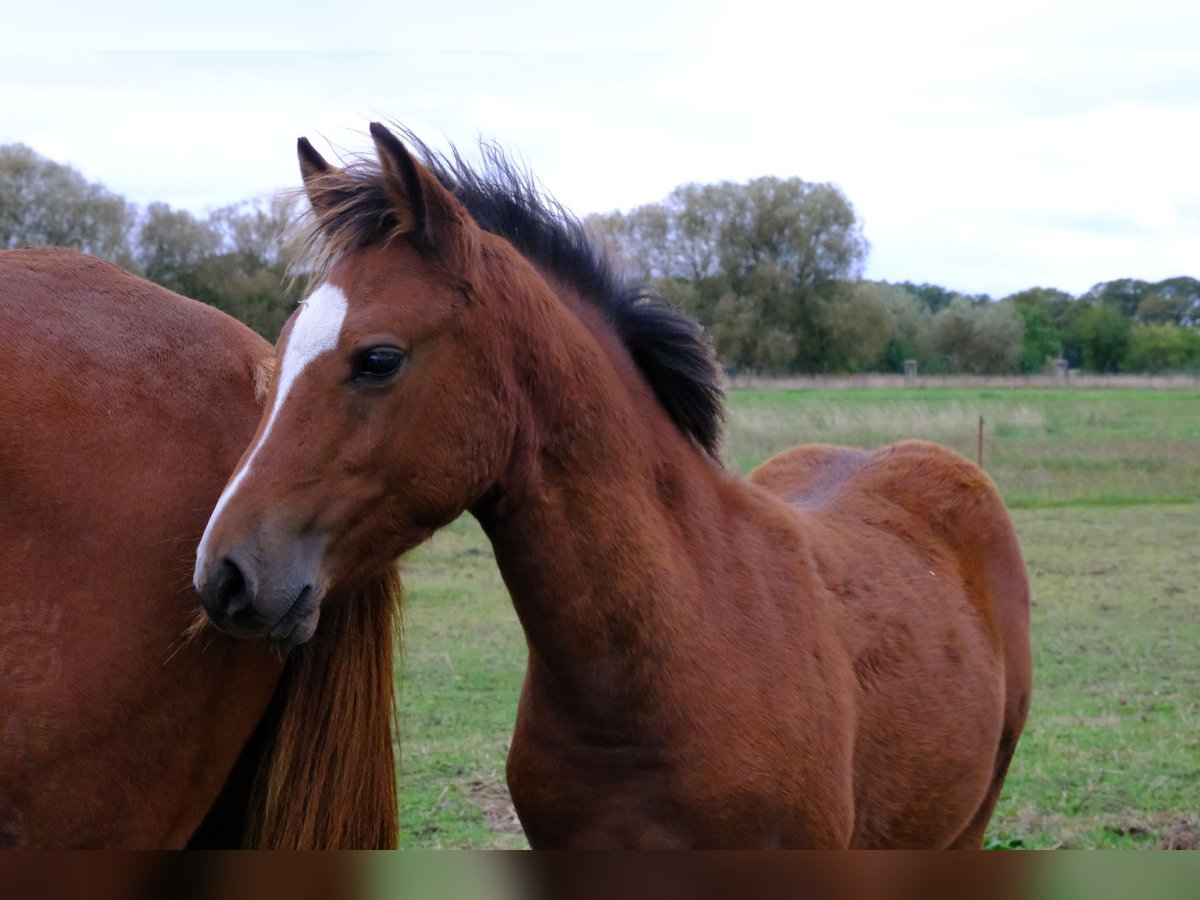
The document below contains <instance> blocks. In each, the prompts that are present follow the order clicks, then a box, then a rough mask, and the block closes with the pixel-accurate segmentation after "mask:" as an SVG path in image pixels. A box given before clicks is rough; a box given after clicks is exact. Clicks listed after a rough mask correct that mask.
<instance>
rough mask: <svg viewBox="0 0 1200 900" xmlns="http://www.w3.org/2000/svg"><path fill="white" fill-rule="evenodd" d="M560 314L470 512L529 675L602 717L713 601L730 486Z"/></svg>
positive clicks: (616, 361)
mask: <svg viewBox="0 0 1200 900" xmlns="http://www.w3.org/2000/svg"><path fill="white" fill-rule="evenodd" d="M560 308H561V304H560ZM563 311H564V313H565V314H566V316H569V317H570V319H569V320H568V319H567V318H563V319H562V321H561V324H562V325H563V326H564V330H563V331H562V332H561V333H559V334H556V335H555V337H554V338H553V340H551V341H549V342H547V344H546V346H545V347H544V348H543V347H537V348H535V349H536V350H537V351H538V352H532V353H529V354H528V357H529V358H530V359H531V360H534V361H535V363H536V365H534V364H531V366H530V369H529V371H528V372H527V373H525V374H524V375H523V377H522V379H521V380H523V381H525V382H526V384H527V387H526V389H525V391H524V396H523V397H522V405H523V406H524V410H523V412H522V413H521V414H520V416H519V417H520V418H521V419H522V420H523V421H522V424H521V426H520V427H519V433H518V438H517V446H518V449H517V450H516V451H515V453H514V459H513V461H512V463H511V465H510V475H509V477H508V478H506V479H504V480H503V481H502V484H501V487H500V489H499V491H498V492H497V494H498V496H496V497H493V498H491V499H490V500H489V502H488V503H486V504H484V505H483V506H481V507H480V508H478V509H476V510H475V513H476V515H477V517H478V518H479V519H480V521H481V523H482V525H483V527H484V529H485V531H486V532H487V534H488V536H489V538H490V539H491V542H492V545H493V548H494V551H495V554H496V560H497V563H498V565H499V568H500V571H501V574H502V575H503V577H504V579H505V582H506V584H507V586H508V588H509V592H510V594H511V596H512V600H513V604H514V607H515V609H516V612H517V614H518V617H519V618H520V619H521V622H522V625H523V627H524V629H525V633H526V637H527V639H528V643H529V648H530V665H531V668H532V669H533V670H539V671H543V672H545V673H546V674H548V675H550V676H551V678H552V680H553V681H554V682H555V683H556V684H557V685H559V686H560V687H561V688H562V689H563V690H565V691H568V692H569V693H570V694H572V698H571V700H570V701H569V702H568V703H567V704H566V705H568V706H570V707H572V708H574V709H577V710H581V711H585V714H586V711H588V710H591V711H592V712H593V713H594V714H595V715H596V716H599V717H601V718H607V717H608V715H609V713H610V712H611V710H612V707H613V705H614V704H615V705H618V706H619V705H620V701H619V699H618V698H619V697H620V696H621V695H622V694H623V693H624V692H625V690H626V689H629V690H633V689H635V688H634V685H636V684H639V683H641V682H642V681H643V680H645V679H644V676H645V677H648V678H649V679H650V680H653V673H648V672H643V671H641V670H640V668H639V667H642V668H644V667H645V666H646V665H647V660H652V659H654V658H659V657H661V655H662V654H663V653H669V652H670V648H669V647H665V646H664V641H666V640H668V639H669V636H670V634H671V633H672V631H673V630H677V629H675V628H673V627H672V626H673V623H677V621H678V620H679V619H680V618H682V617H685V616H687V615H689V611H688V604H689V603H693V602H695V600H696V598H697V597H698V596H702V595H703V594H704V590H703V587H702V586H700V585H699V584H698V579H699V578H700V577H701V576H700V575H699V574H698V573H699V572H701V571H703V570H705V569H706V568H707V566H706V564H705V563H703V562H699V564H698V561H703V560H710V561H711V560H713V559H714V558H715V556H717V555H719V554H720V553H721V552H723V550H722V548H721V547H720V545H719V537H720V531H721V528H720V522H721V519H722V512H721V505H722V504H721V495H722V494H723V492H724V491H725V490H726V489H727V488H729V487H730V485H729V479H727V478H726V476H725V475H724V473H723V472H722V471H721V470H720V469H719V468H718V467H717V466H716V465H715V464H714V463H713V462H712V461H711V460H709V459H708V458H706V457H704V456H703V454H702V453H701V452H700V451H699V450H698V449H697V448H696V446H695V445H694V444H693V443H692V442H691V441H690V440H689V439H688V438H687V437H686V436H684V435H683V434H682V433H681V432H680V431H679V430H678V429H677V428H676V427H675V426H674V424H673V423H672V422H671V421H670V419H669V417H668V416H667V414H666V412H665V411H664V410H663V409H662V408H661V407H660V406H659V404H658V403H657V401H656V400H655V399H654V397H653V394H652V393H651V391H650V390H649V388H648V387H647V386H646V385H645V383H644V381H643V380H642V378H641V376H640V374H639V373H638V372H637V371H636V369H635V368H634V366H633V364H632V362H631V361H630V360H629V359H628V357H627V355H625V354H624V351H623V349H622V348H620V347H619V345H617V344H616V342H615V339H614V338H612V337H610V335H609V334H608V333H607V331H606V330H605V327H604V326H603V325H602V324H601V323H599V322H598V321H593V322H588V323H585V322H584V320H585V319H587V318H589V315H590V314H589V313H588V312H587V311H586V310H581V309H579V308H575V309H574V310H573V311H572V312H569V313H568V312H567V311H566V310H563ZM580 315H582V317H583V318H580ZM529 340H530V342H531V343H532V342H533V341H534V340H535V339H534V338H532V337H531V338H529ZM543 350H544V352H541V351H543Z"/></svg>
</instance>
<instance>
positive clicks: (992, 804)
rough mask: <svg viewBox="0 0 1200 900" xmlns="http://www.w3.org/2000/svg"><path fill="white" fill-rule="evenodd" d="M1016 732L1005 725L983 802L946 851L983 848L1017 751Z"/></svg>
mask: <svg viewBox="0 0 1200 900" xmlns="http://www.w3.org/2000/svg"><path fill="white" fill-rule="evenodd" d="M1016 735H1017V732H1014V731H1013V730H1012V729H1010V728H1009V727H1008V726H1007V725H1006V726H1005V728H1004V731H1003V732H1002V733H1001V735H1000V746H999V748H998V749H997V751H996V771H995V773H994V774H993V775H992V783H991V784H990V785H989V786H988V790H987V793H986V794H984V796H983V802H982V803H981V804H980V805H979V809H978V810H976V812H975V815H974V816H973V817H972V818H971V821H970V822H969V823H968V824H967V827H966V828H964V829H963V830H962V831H961V832H960V833H959V835H958V837H956V838H955V839H954V840H953V841H951V842H950V845H949V846H948V847H947V848H946V849H948V850H980V849H982V848H983V836H984V833H985V832H986V831H987V827H988V822H990V821H991V819H992V813H993V812H994V811H995V809H996V801H997V800H999V799H1000V790H1001V789H1002V788H1003V787H1004V776H1005V775H1007V774H1008V764H1009V763H1010V762H1012V757H1013V752H1014V751H1015V750H1016V749H1017V737H1016Z"/></svg>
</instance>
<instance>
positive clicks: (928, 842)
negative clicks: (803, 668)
mask: <svg viewBox="0 0 1200 900" xmlns="http://www.w3.org/2000/svg"><path fill="white" fill-rule="evenodd" d="M751 480H752V481H754V482H755V483H757V484H759V485H760V486H762V487H764V488H766V489H768V490H769V491H771V492H772V493H774V494H776V495H777V496H779V497H781V498H782V499H784V500H786V501H787V502H788V503H789V504H791V505H792V506H793V507H794V508H796V509H797V511H798V513H799V516H800V521H801V526H800V527H801V528H802V529H804V532H805V535H806V540H807V541H808V544H809V546H810V548H811V552H812V555H813V559H814V565H815V568H816V570H817V572H818V574H819V577H820V580H821V582H822V583H823V586H824V600H823V601H822V602H825V603H827V604H828V605H829V606H830V607H831V608H834V609H837V610H839V611H840V613H841V614H842V615H843V617H844V620H843V621H844V624H843V631H842V634H843V640H844V642H845V644H846V646H847V648H848V649H849V650H850V655H851V658H852V659H853V666H854V675H855V678H856V680H857V682H858V685H857V688H858V690H857V696H858V737H857V741H856V752H855V766H854V768H855V774H854V779H855V796H856V806H857V810H858V811H857V814H856V825H855V840H854V844H855V845H856V846H926V847H939V846H948V845H951V844H955V843H960V842H963V841H964V840H965V839H974V835H975V834H978V835H979V836H980V838H981V836H982V831H983V828H984V827H986V823H987V819H988V817H989V816H990V813H991V809H992V807H993V806H994V804H995V799H996V796H997V795H998V793H999V788H1000V785H1001V784H1002V783H1003V775H1004V771H1005V769H1006V767H1007V761H1008V758H1009V757H1010V756H1011V752H1012V748H1013V747H1015V743H1016V737H1017V736H1018V735H1019V733H1020V729H1021V725H1022V724H1023V721H1024V710H1025V707H1026V706H1027V701H1028V682H1029V674H1028V672H1029V666H1028V652H1029V651H1028V646H1029V645H1028V584H1027V580H1026V577H1025V570H1024V566H1023V563H1022V562H1021V558H1020V553H1019V549H1018V548H1017V544H1016V539H1015V536H1014V534H1013V531H1012V526H1011V523H1010V522H1009V519H1008V515H1007V511H1006V510H1005V508H1004V505H1003V503H1002V501H1001V500H1000V498H999V496H998V494H997V493H996V491H995V488H994V486H993V485H992V484H991V483H990V481H989V480H988V479H987V478H986V476H984V475H983V474H982V473H981V472H980V471H979V470H978V469H977V468H976V467H975V466H973V465H971V464H970V463H968V462H967V461H965V460H963V459H962V458H961V457H958V456H957V455H956V454H953V453H951V452H950V451H947V450H944V449H943V448H940V447H937V446H935V445H932V444H926V443H921V442H906V443H903V444H899V445H894V446H891V447H886V448H883V449H882V450H880V451H877V452H875V453H872V454H868V453H864V452H863V451H859V450H854V449H848V448H838V447H829V446H810V447H799V448H796V449H794V450H792V451H788V452H786V453H783V454H780V455H779V456H777V457H775V458H774V459H772V460H770V461H768V462H767V463H765V464H764V465H763V466H762V467H760V468H759V469H758V470H756V471H755V472H754V473H752V475H751ZM976 843H978V840H976Z"/></svg>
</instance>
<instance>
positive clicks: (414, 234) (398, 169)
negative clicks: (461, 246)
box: [371, 122, 437, 250]
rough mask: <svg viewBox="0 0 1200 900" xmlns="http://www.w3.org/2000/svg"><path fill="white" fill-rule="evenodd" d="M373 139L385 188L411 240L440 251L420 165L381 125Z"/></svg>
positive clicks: (373, 126) (375, 127)
mask: <svg viewBox="0 0 1200 900" xmlns="http://www.w3.org/2000/svg"><path fill="white" fill-rule="evenodd" d="M371 138H372V139H373V140H374V141H375V152H376V153H378V154H379V164H380V166H381V167H382V169H383V184H384V187H385V188H386V189H387V192H388V197H389V198H390V199H391V201H392V205H393V206H394V207H395V208H396V212H397V214H398V215H399V216H400V218H401V220H402V221H405V223H406V225H407V228H406V231H407V232H408V234H409V236H410V237H411V238H412V239H413V240H414V241H416V242H417V243H418V244H420V245H421V246H424V247H428V248H429V249H431V250H435V249H437V244H436V242H435V240H434V235H433V233H432V232H431V231H430V227H429V225H430V223H429V204H428V201H427V200H426V196H425V195H426V191H425V186H424V185H423V184H422V183H421V173H420V171H419V170H418V169H417V162H416V160H414V159H413V158H412V154H411V153H409V152H408V148H407V147H405V146H404V144H402V143H400V140H399V138H397V137H396V136H395V135H394V134H392V133H391V131H389V130H388V129H387V127H386V126H384V125H382V124H380V123H379V122H372V123H371Z"/></svg>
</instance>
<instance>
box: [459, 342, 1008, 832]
mask: <svg viewBox="0 0 1200 900" xmlns="http://www.w3.org/2000/svg"><path fill="white" fill-rule="evenodd" d="M564 333H566V329H565V328H564V329H563V330H558V331H556V335H557V338H558V341H559V342H560V343H561V342H562V341H563V340H564V337H563V335H564ZM587 343H588V341H587V340H586V338H585V339H584V340H581V342H580V345H579V346H570V347H569V349H567V350H565V351H564V352H561V353H559V354H549V353H547V352H541V351H540V348H539V349H538V350H535V351H534V352H531V353H530V356H529V358H530V359H533V360H537V366H538V369H539V380H540V381H542V382H544V383H547V384H568V385H569V384H574V383H578V382H579V381H580V380H584V379H588V380H592V381H594V382H596V383H600V384H606V385H610V386H612V387H610V388H609V389H608V390H607V391H606V390H603V389H598V390H596V391H595V392H594V393H593V396H592V397H591V399H590V407H587V408H584V409H583V410H580V409H579V408H578V407H577V406H576V405H574V404H572V403H568V402H565V398H564V397H562V396H556V395H553V394H552V395H550V396H549V397H548V398H547V402H546V403H545V404H544V406H542V407H541V408H540V409H535V410H533V411H532V418H533V419H534V420H535V422H536V425H535V430H536V432H537V433H538V435H539V436H540V442H539V445H538V449H537V458H536V459H520V458H515V459H513V460H511V461H510V463H509V467H510V472H529V471H533V472H535V473H536V474H535V475H533V476H530V475H528V474H526V475H523V476H522V477H521V478H520V479H514V477H513V476H512V475H511V474H506V475H505V476H502V477H501V478H500V479H499V482H500V484H501V485H506V484H510V483H512V482H513V481H520V482H529V481H532V482H533V483H535V484H536V485H537V490H536V492H531V493H526V494H525V495H524V496H519V495H517V493H516V492H515V491H513V490H510V489H502V490H501V491H499V492H498V494H497V495H496V496H495V497H494V498H491V499H489V500H487V501H485V502H484V503H482V504H479V505H477V506H476V507H475V508H474V510H473V511H474V512H475V513H476V515H477V516H478V517H479V518H480V520H481V522H482V523H483V525H484V528H485V531H486V532H487V534H488V537H489V539H490V540H491V542H492V544H493V547H494V550H495V553H496V560H497V563H498V565H499V567H500V570H501V572H502V574H503V575H504V578H505V581H506V583H507V586H508V588H509V591H510V594H511V595H512V599H513V603H514V606H515V608H516V611H517V613H518V615H519V616H520V618H521V622H522V625H523V627H524V630H525V633H526V635H527V637H528V640H529V653H530V658H529V664H528V671H527V676H526V682H525V686H524V689H523V692H522V696H521V702H520V708H519V712H518V719H517V726H516V731H515V734H514V736H513V741H512V746H511V750H510V753H509V762H508V781H509V787H510V790H511V792H512V796H513V801H514V805H515V806H516V808H517V811H518V812H519V814H520V815H521V820H522V822H523V824H524V825H525V827H526V831H527V834H528V835H529V839H530V841H531V843H532V844H533V845H534V846H537V847H598V846H599V847H603V846H642V847H646V846H650V847H653V846H685V847H722V846H731V845H732V846H757V847H842V846H890V847H895V846H917V847H929V846H935V847H939V846H951V845H955V844H963V845H967V846H970V845H974V846H978V845H979V844H980V843H981V841H982V837H983V827H984V826H985V825H986V822H987V818H988V816H990V812H991V807H992V805H993V804H994V802H995V799H996V796H997V794H998V791H999V787H1000V779H998V778H997V776H996V773H997V769H998V768H999V769H1000V770H1001V774H1002V770H1003V767H1004V766H1006V764H1007V761H1008V757H1009V755H1011V752H1012V749H1013V746H1014V741H1013V740H1012V736H1013V735H1015V734H1017V733H1019V731H1020V728H1021V724H1022V723H1023V721H1024V716H1025V707H1026V704H1027V701H1028V696H1027V692H1026V693H1024V694H1022V693H1021V691H1020V689H1019V687H1018V689H1017V690H1016V691H1015V692H1013V693H1012V694H1011V695H1010V694H1009V692H1008V690H1007V688H1006V684H1005V675H1006V671H1007V670H1008V669H1009V668H1010V667H1011V668H1012V669H1013V680H1014V682H1017V683H1018V684H1025V685H1027V680H1028V669H1029V662H1028V656H1027V647H1028V641H1027V638H1026V640H1025V643H1024V644H1022V640H1021V639H1022V637H1024V632H1023V631H1022V630H1021V628H1020V624H1019V623H1020V620H1021V615H1022V611H1024V615H1025V616H1027V615H1028V613H1027V610H1028V606H1027V602H1028V595H1027V591H1026V589H1025V587H1024V585H1025V579H1024V568H1023V564H1022V562H1021V558H1020V555H1019V552H1018V550H1017V545H1016V541H1015V537H1014V536H1013V533H1012V530H1011V527H1010V526H1009V524H1008V519H1007V515H1006V514H1005V512H1004V508H1003V504H1002V503H1001V502H1000V500H999V498H998V497H997V496H996V493H995V490H994V488H993V487H992V486H991V484H990V482H989V481H988V480H987V478H986V477H985V476H983V475H982V474H981V473H979V472H978V470H977V469H975V468H974V467H973V466H971V465H970V464H969V463H967V462H965V461H964V460H962V459H961V458H959V457H957V456H956V455H954V454H952V453H949V452H948V451H945V450H943V449H941V448H938V447H936V446H934V445H930V444H921V443H909V444H902V445H898V446H896V447H892V448H886V449H885V450H882V451H879V452H878V453H875V454H866V453H863V452H861V451H855V450H847V449H843V448H832V447H805V448H799V449H797V450H794V451H791V452H789V453H786V454H783V455H781V456H779V457H777V458H776V459H774V460H771V461H769V462H767V463H766V464H764V466H762V467H761V468H760V469H759V470H757V471H756V472H755V473H753V474H752V475H751V477H750V483H746V482H743V481H741V480H739V479H736V478H733V477H730V475H729V474H728V473H726V472H725V471H723V470H721V469H719V468H717V467H715V466H714V465H712V463H711V461H709V460H706V459H705V458H704V457H703V456H701V455H700V454H698V453H696V451H695V448H694V447H693V446H691V445H690V442H688V441H687V440H686V439H684V438H683V437H682V436H681V435H679V433H678V431H677V430H675V429H674V428H672V427H671V425H670V422H669V421H668V420H667V419H666V416H665V415H664V414H663V413H662V411H661V410H660V409H658V408H657V404H656V403H655V402H654V399H653V397H652V396H649V395H648V394H647V392H646V391H645V390H644V388H640V387H639V385H638V384H637V383H636V378H635V376H633V375H632V374H630V369H629V367H628V365H627V361H625V360H623V359H621V355H620V354H619V353H617V352H614V350H613V348H612V347H611V345H610V344H608V342H605V341H592V342H591V343H592V349H591V352H589V351H588V348H587ZM526 346H528V345H526ZM547 358H558V359H561V360H563V362H564V364H565V365H566V366H567V367H568V369H569V371H562V372H550V371H547V368H546V360H547ZM622 372H624V373H625V374H624V376H623V375H622ZM531 377H532V376H531ZM602 398H603V399H602ZM605 400H607V401H608V402H611V403H612V404H613V406H612V409H610V410H604V409H602V408H598V407H601V406H602V404H603V403H604V402H605ZM631 411H632V414H631ZM581 420H585V421H586V426H585V425H584V424H583V421H581ZM585 427H586V434H587V437H586V438H582V437H579V435H580V434H581V433H582V431H583V429H584V428H585ZM518 497H519V499H518ZM997 616H1003V617H1006V618H1011V619H1013V620H1014V621H1015V623H1016V624H1015V626H1014V627H1010V628H1007V629H1005V630H1003V631H1002V630H1001V628H1000V626H999V625H998V624H997V623H996V622H995V618H996V617H997ZM1006 624H1007V623H1006ZM1022 646H1024V647H1025V648H1026V652H1025V654H1024V655H1022V650H1021V648H1022ZM1026 691H1027V689H1026ZM973 826H974V827H973Z"/></svg>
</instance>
